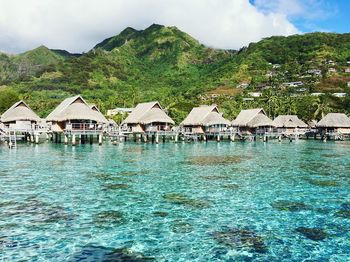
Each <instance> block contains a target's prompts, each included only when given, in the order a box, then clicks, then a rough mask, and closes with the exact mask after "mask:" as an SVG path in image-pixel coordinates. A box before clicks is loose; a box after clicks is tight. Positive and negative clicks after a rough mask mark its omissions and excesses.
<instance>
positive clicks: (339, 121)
mask: <svg viewBox="0 0 350 262" xmlns="http://www.w3.org/2000/svg"><path fill="white" fill-rule="evenodd" d="M316 126H317V127H350V118H348V117H347V116H346V115H345V114H343V113H329V114H327V115H326V116H325V117H324V118H322V119H321V120H320V121H319V122H318V123H317V124H316Z"/></svg>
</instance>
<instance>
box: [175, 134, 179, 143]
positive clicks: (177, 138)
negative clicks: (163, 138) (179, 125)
mask: <svg viewBox="0 0 350 262" xmlns="http://www.w3.org/2000/svg"><path fill="white" fill-rule="evenodd" d="M178 141H179V134H178V133H176V134H175V143H177V142H178Z"/></svg>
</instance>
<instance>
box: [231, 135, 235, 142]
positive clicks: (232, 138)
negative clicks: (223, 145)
mask: <svg viewBox="0 0 350 262" xmlns="http://www.w3.org/2000/svg"><path fill="white" fill-rule="evenodd" d="M230 139H231V141H232V142H234V141H235V134H231V136H230Z"/></svg>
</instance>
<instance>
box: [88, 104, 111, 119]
mask: <svg viewBox="0 0 350 262" xmlns="http://www.w3.org/2000/svg"><path fill="white" fill-rule="evenodd" d="M90 108H91V109H92V110H93V111H94V112H95V114H96V116H97V117H99V118H101V119H103V122H102V123H109V120H107V118H106V117H105V116H104V115H103V114H102V113H101V111H100V109H98V107H97V106H96V105H94V104H92V105H90Z"/></svg>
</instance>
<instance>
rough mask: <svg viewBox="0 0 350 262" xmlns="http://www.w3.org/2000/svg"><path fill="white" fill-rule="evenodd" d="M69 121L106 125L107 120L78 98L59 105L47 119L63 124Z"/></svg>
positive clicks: (69, 99)
mask: <svg viewBox="0 0 350 262" xmlns="http://www.w3.org/2000/svg"><path fill="white" fill-rule="evenodd" d="M71 120H78V121H79V120H87V121H95V122H97V123H107V122H108V121H107V119H106V118H105V117H104V116H103V115H102V114H101V113H99V114H98V113H96V111H95V110H93V109H91V107H90V106H89V105H88V104H87V103H86V102H85V100H84V99H83V98H82V97H81V96H80V95H78V96H74V97H69V98H67V99H65V100H64V101H63V102H62V103H61V104H59V105H58V106H57V107H56V108H55V109H54V110H53V111H52V112H51V113H50V114H49V115H48V116H47V117H46V121H48V122H65V121H71Z"/></svg>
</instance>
